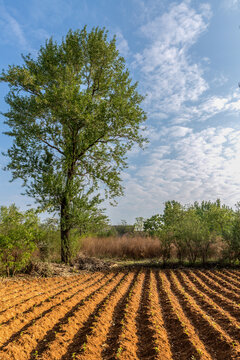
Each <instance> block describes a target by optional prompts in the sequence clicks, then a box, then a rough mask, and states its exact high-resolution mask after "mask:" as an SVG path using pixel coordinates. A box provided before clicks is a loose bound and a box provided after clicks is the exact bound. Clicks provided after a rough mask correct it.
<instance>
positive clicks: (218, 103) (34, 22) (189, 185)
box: [0, 0, 240, 224]
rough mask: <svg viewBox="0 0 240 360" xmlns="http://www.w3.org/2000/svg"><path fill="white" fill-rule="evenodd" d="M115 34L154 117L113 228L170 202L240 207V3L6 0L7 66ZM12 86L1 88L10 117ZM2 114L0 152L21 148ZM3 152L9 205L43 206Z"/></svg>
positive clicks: (0, 100)
mask: <svg viewBox="0 0 240 360" xmlns="http://www.w3.org/2000/svg"><path fill="white" fill-rule="evenodd" d="M84 25H87V28H88V30H91V28H92V27H96V26H99V27H105V28H106V29H107V30H108V31H109V39H110V38H112V37H113V35H114V34H115V35H116V36H117V47H118V49H119V51H120V53H121V55H122V56H124V58H125V60H126V64H127V67H128V69H129V71H130V75H131V77H132V79H133V81H138V82H139V85H138V91H139V92H140V93H141V94H143V95H146V98H145V100H144V102H143V103H142V107H143V109H144V110H145V111H146V113H147V121H146V124H145V125H146V135H147V136H148V138H149V144H148V145H147V147H146V148H145V150H141V149H139V148H137V147H134V148H133V149H132V150H131V151H130V152H129V154H128V164H129V166H128V168H127V169H126V170H124V172H123V173H122V179H123V185H124V187H125V195H124V196H123V197H121V198H119V199H117V200H118V205H117V206H115V207H112V206H110V205H109V204H108V203H106V204H105V207H106V214H107V215H108V216H109V218H110V220H111V222H112V223H113V224H119V223H121V221H122V220H126V221H127V222H128V223H129V224H131V223H134V221H135V218H136V217H139V216H142V217H144V218H149V217H151V216H152V215H154V214H157V213H161V212H162V211H163V208H164V202H165V201H167V200H176V201H180V202H181V203H182V204H189V203H192V202H194V201H202V200H211V201H214V200H216V199H217V198H220V199H221V201H222V202H223V203H225V204H226V205H228V206H231V207H234V205H235V204H236V203H237V202H238V201H240V88H239V87H238V83H239V82H240V0H211V1H202V0H192V1H191V0H182V1H170V0H168V1H167V0H118V1H116V0H91V1H87V0H68V1H67V0H51V1H47V0H41V1H39V0H32V1H28V0H21V1H19V0H18V1H17V0H8V1H7V0H5V1H4V0H0V68H1V69H6V68H7V67H8V65H10V64H15V65H20V64H22V58H21V54H28V53H31V54H32V55H33V56H34V57H36V56H37V53H38V50H39V48H40V46H41V45H43V44H44V43H45V41H46V39H48V38H49V37H51V36H52V37H53V39H54V40H56V41H61V39H62V37H63V36H65V35H66V33H67V31H68V30H69V29H70V28H71V29H73V30H76V29H82V28H83V26H84ZM7 92H8V86H7V85H6V84H3V83H0V111H1V112H4V111H6V110H7V105H6V103H5V101H4V97H5V96H6V94H7ZM4 131H7V127H6V125H4V116H3V115H0V151H1V152H4V151H6V150H7V149H8V148H9V147H10V146H11V140H10V139H9V137H8V136H6V135H4V134H3V133H2V132H4ZM7 162H8V159H7V158H6V157H4V156H3V155H0V205H10V204H12V203H15V204H16V205H17V206H18V207H19V208H20V209H22V210H26V209H27V208H28V207H29V206H30V205H31V206H33V204H34V200H33V199H30V198H27V197H26V196H23V195H21V193H22V192H24V188H23V187H22V182H21V181H20V180H16V181H14V182H10V181H9V180H11V173H10V172H7V171H4V170H3V168H4V166H5V165H6V164H7Z"/></svg>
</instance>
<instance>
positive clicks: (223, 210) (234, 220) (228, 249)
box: [143, 199, 240, 263]
mask: <svg viewBox="0 0 240 360" xmlns="http://www.w3.org/2000/svg"><path fill="white" fill-rule="evenodd" d="M143 231H144V232H145V233H147V234H149V235H151V236H154V237H157V238H159V241H160V242H161V246H162V258H163V261H164V262H166V261H168V260H170V259H173V255H175V257H176V258H177V260H178V261H179V262H180V263H181V262H183V261H184V260H187V261H189V262H190V263H195V262H196V261H197V260H200V261H201V262H202V263H206V261H207V260H209V259H211V258H214V259H215V260H217V261H220V260H221V261H225V262H239V261H240V203H238V204H237V205H236V209H235V210H233V209H232V208H230V207H228V206H226V205H224V204H221V201H220V200H219V199H218V200H216V201H213V202H212V201H202V202H201V203H199V202H194V204H190V205H182V204H181V203H180V202H177V201H175V200H173V201H167V202H165V207H164V211H163V214H156V215H153V216H152V217H150V218H149V219H146V220H144V221H143ZM173 249H174V251H173Z"/></svg>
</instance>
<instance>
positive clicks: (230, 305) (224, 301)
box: [186, 271, 239, 321]
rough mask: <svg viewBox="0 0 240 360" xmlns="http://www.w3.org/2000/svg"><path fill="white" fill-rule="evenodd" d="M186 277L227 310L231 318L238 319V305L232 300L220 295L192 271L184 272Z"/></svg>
mask: <svg viewBox="0 0 240 360" xmlns="http://www.w3.org/2000/svg"><path fill="white" fill-rule="evenodd" d="M186 275H187V276H188V278H189V279H190V280H191V281H192V282H193V283H194V284H195V286H196V287H197V288H198V290H200V291H201V292H202V293H204V294H206V295H208V296H209V298H210V299H213V300H214V301H215V302H216V304H217V305H218V306H220V307H221V308H222V309H224V310H225V311H226V312H228V313H229V314H230V315H231V316H232V317H233V318H235V319H236V320H237V321H239V305H236V304H235V303H234V302H233V301H231V300H229V299H228V298H227V297H226V296H223V295H221V294H220V293H218V292H216V291H215V290H214V289H213V286H209V285H207V284H206V283H205V282H204V281H203V280H202V279H201V278H200V277H198V276H197V275H196V273H194V272H190V271H188V272H186Z"/></svg>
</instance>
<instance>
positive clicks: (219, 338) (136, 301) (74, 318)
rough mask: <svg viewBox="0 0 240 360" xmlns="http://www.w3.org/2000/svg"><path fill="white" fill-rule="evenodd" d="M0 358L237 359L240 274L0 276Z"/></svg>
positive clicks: (138, 272)
mask: <svg viewBox="0 0 240 360" xmlns="http://www.w3.org/2000/svg"><path fill="white" fill-rule="evenodd" d="M0 359H1V360H13V359H15V360H34V359H42V360H68V359H85V360H91V359H95V360H98V359H105V360H107V359H133V360H134V359H141V360H143V359H161V360H170V359H173V360H177V359H182V360H197V359H209V360H210V359H215V360H230V359H238V360H239V359H240V271H238V270H223V271H216V270H211V271H210V270H208V271H206V270H204V271H203V270H157V269H150V268H149V269H139V270H137V269H136V270H134V271H132V270H131V271H128V270H125V271H114V272H107V273H95V274H89V273H86V274H81V275H76V276H73V277H70V278H48V279H34V280H20V281H4V280H2V281H0Z"/></svg>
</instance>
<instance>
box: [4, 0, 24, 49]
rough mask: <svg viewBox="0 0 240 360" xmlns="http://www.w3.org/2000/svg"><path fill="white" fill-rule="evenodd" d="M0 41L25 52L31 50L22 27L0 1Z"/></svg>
mask: <svg viewBox="0 0 240 360" xmlns="http://www.w3.org/2000/svg"><path fill="white" fill-rule="evenodd" d="M0 29H1V31H0V39H1V41H2V42H4V43H7V42H9V43H12V44H15V45H17V46H19V47H21V48H22V49H24V50H30V45H29V43H28V41H27V38H26V36H25V33H24V30H23V27H22V25H21V24H20V23H19V22H18V21H17V20H16V18H15V17H14V16H12V15H11V14H10V12H9V11H8V10H7V9H6V7H5V5H4V2H3V1H0Z"/></svg>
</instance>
